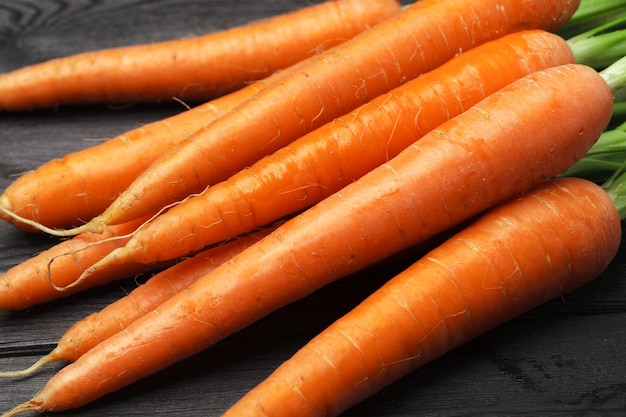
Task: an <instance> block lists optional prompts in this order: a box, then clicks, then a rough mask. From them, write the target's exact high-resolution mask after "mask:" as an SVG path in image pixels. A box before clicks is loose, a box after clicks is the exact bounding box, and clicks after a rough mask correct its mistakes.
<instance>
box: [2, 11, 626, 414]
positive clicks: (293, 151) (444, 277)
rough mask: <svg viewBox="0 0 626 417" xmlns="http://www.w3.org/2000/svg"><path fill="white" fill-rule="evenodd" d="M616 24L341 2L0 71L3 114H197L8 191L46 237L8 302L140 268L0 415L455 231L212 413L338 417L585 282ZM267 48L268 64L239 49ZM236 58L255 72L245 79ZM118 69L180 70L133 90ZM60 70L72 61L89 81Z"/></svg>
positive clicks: (84, 394) (190, 343) (95, 387)
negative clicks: (166, 108) (179, 103)
mask: <svg viewBox="0 0 626 417" xmlns="http://www.w3.org/2000/svg"><path fill="white" fill-rule="evenodd" d="M598 5H601V6H602V7H601V8H599V9H598V7H597V6H598ZM625 10H626V8H625V7H624V2H623V1H616V0H612V1H603V2H595V1H593V0H582V1H580V2H579V1H576V0H538V1H527V0H526V1H519V0H505V1H503V0H500V1H496V0H419V1H417V2H415V3H413V4H410V5H408V6H405V7H402V6H401V5H400V4H399V3H397V2H396V1H395V0H376V1H367V2H363V1H361V0H336V1H328V2H323V3H320V4H319V5H315V6H311V7H309V8H305V9H302V10H299V11H296V12H294V13H290V14H287V15H284V16H278V17H276V18H273V19H269V20H267V21H263V22H256V23H253V24H249V25H246V26H243V27H239V28H235V29H231V30H228V31H224V32H220V33H216V34H212V35H208V36H205V37H201V38H197V39H190V40H183V41H172V42H165V43H162V44H154V45H149V46H136V47H129V48H126V49H114V50H106V51H96V52H93V53H88V54H83V55H77V56H73V57H67V58H60V59H58V60H55V61H51V62H47V63H42V64H38V65H33V66H31V67H27V68H24V69H20V70H16V71H14V72H12V73H7V74H4V75H0V109H1V111H3V112H7V111H17V110H24V109H30V108H38V107H46V106H52V105H63V104H77V103H93V102H96V101H103V100H111V102H116V103H118V102H121V101H140V100H150V101H160V100H168V99H170V98H171V97H172V96H173V97H176V98H178V99H181V100H184V101H185V100H193V101H199V100H205V103H204V104H199V105H197V106H195V107H191V108H190V109H189V110H188V111H185V112H182V113H180V114H177V115H174V116H171V117H169V118H167V119H164V120H161V121H157V122H154V123H150V124H147V125H145V126H142V127H140V128H138V129H136V130H132V131H129V132H126V133H124V134H122V135H119V136H118V137H115V138H113V139H111V140H109V141H107V142H104V143H102V144H99V145H97V146H93V147H91V148H88V149H85V150H83V151H80V152H76V153H73V154H69V155H67V156H66V157H64V158H63V159H60V160H55V161H51V162H49V163H47V164H44V165H42V166H41V167H39V168H37V169H36V170H34V171H32V172H28V173H25V174H23V175H22V176H20V177H19V178H18V179H16V180H15V182H14V183H13V184H11V185H10V186H9V187H7V188H6V189H5V190H4V192H3V194H2V195H1V196H0V217H2V218H3V219H4V220H6V221H9V222H11V223H13V224H14V225H15V226H16V227H18V228H20V229H22V230H24V231H28V232H37V233H47V234H50V235H54V236H59V237H62V238H63V239H61V241H60V242H58V244H56V245H54V246H53V247H51V248H50V249H49V250H47V251H45V252H42V253H39V254H37V255H35V256H33V258H32V259H29V260H28V261H27V262H24V263H22V264H19V265H16V266H15V267H13V268H11V269H10V270H8V271H5V272H4V274H3V275H2V277H0V308H2V309H5V310H18V309H26V308H29V307H31V306H33V305H35V304H42V303H46V302H49V301H51V300H54V299H56V298H59V297H65V296H69V295H71V294H76V293H78V292H80V291H84V290H86V289H87V288H92V287H95V286H98V285H103V284H106V283H109V282H112V281H114V280H119V279H124V278H128V277H131V276H133V275H134V274H137V273H141V272H146V271H149V272H152V273H153V274H154V275H153V276H152V278H150V279H149V280H148V281H147V282H146V283H145V284H143V285H141V286H139V287H137V288H136V289H135V290H134V291H132V292H130V293H129V294H128V295H127V296H126V297H124V298H121V299H120V300H118V301H116V302H115V303H113V304H111V305H110V306H108V307H106V308H105V309H103V310H102V311H100V312H97V313H95V314H92V315H90V316H88V317H86V318H85V319H84V320H81V321H80V322H78V323H76V324H75V325H74V326H73V327H72V328H70V329H68V331H67V333H66V334H65V335H64V336H63V337H62V338H61V339H60V341H59V343H58V345H57V347H56V348H55V349H54V350H53V351H52V352H50V353H49V354H48V355H46V356H45V357H43V358H42V359H41V360H40V361H38V362H37V363H35V364H33V366H32V367H30V368H29V369H25V370H15V371H11V370H7V371H4V372H2V373H0V375H1V376H4V377H18V376H26V375H30V374H32V373H33V372H36V371H37V370H38V369H39V368H41V367H42V366H44V365H45V364H47V363H50V362H53V361H65V362H69V364H68V365H67V366H65V367H63V368H62V369H61V370H60V371H59V372H58V373H57V374H56V375H55V376H54V377H53V378H51V379H50V381H49V382H48V384H47V385H45V387H42V390H41V391H40V392H39V393H37V394H36V395H35V396H34V397H33V398H32V399H31V400H29V401H27V402H25V403H24V404H21V405H18V406H16V408H15V409H13V410H10V411H8V412H7V413H6V414H5V416H7V417H8V416H13V415H16V414H18V413H21V412H26V411H38V412H44V411H61V410H67V409H72V408H77V407H80V406H83V405H85V404H87V403H89V402H91V401H94V400H95V399H97V398H100V397H102V396H105V395H106V394H108V393H111V392H113V391H115V390H118V389H120V388H121V387H123V386H127V385H129V384H131V383H134V382H136V381H138V380H139V379H141V378H144V377H147V376H148V375H151V374H153V373H156V372H158V371H159V370H162V369H163V368H165V367H167V366H169V365H172V364H174V363H176V362H179V361H181V360H183V359H185V358H187V357H190V356H192V355H194V354H197V353H198V352H200V351H202V350H204V349H206V348H208V347H210V346H212V345H214V344H216V343H218V342H219V341H221V340H223V339H224V338H226V337H228V336H229V335H231V334H233V333H235V332H237V331H239V330H241V329H243V328H245V327H246V326H248V325H250V324H251V323H253V322H255V321H257V320H259V319H260V318H262V317H264V316H266V315H268V314H270V313H271V312H273V311H275V310H276V309H278V308H280V307H282V306H285V305H287V304H289V303H291V302H294V301H296V300H298V299H301V298H303V297H305V296H307V295H309V294H312V293H313V292H315V291H316V290H318V289H320V288H322V287H323V286H325V285H327V284H329V283H331V282H334V281H336V280H339V279H341V278H343V277H346V276H348V275H351V274H353V273H356V272H358V271H360V270H363V269H364V268H367V267H369V266H371V265H373V264H375V263H377V262H379V261H384V260H385V259H388V258H389V257H392V256H394V255H395V254H398V253H401V252H403V251H407V250H409V251H410V249H411V248H414V247H417V246H418V245H420V244H423V243H424V242H429V241H431V240H432V239H436V238H437V237H438V236H441V235H442V234H445V233H446V232H448V231H450V230H454V231H455V232H456V233H451V237H449V238H448V239H446V240H445V241H444V243H442V244H438V245H434V246H435V247H434V248H433V249H432V251H429V252H428V253H427V254H426V255H424V256H421V257H419V259H415V263H414V264H413V265H412V266H411V267H409V268H408V269H406V270H405V271H403V272H402V273H400V274H399V275H397V276H396V277H394V278H393V279H392V280H390V281H389V282H388V283H387V284H386V285H384V286H383V287H382V288H380V289H379V290H377V291H376V292H374V293H373V294H372V295H371V296H370V297H369V298H367V299H366V300H364V301H363V303H362V304H360V305H359V306H358V307H357V308H355V309H354V310H353V311H351V312H350V313H349V314H347V315H346V316H344V317H342V318H340V319H338V320H337V322H336V323H334V324H333V325H331V326H330V327H329V328H327V329H326V330H324V331H323V332H322V333H321V334H320V335H319V336H317V337H316V338H314V339H313V340H311V341H310V343H308V344H307V345H306V346H303V347H302V349H301V350H300V351H299V352H297V353H296V355H294V357H293V358H291V359H289V360H288V361H287V362H285V363H284V364H283V365H281V366H280V367H279V368H278V369H276V371H275V372H274V373H273V374H272V375H270V376H269V377H268V379H267V380H266V381H264V382H263V383H261V384H260V385H259V386H258V387H256V388H254V389H253V390H252V391H251V392H250V393H249V394H247V395H246V396H245V397H243V398H242V399H241V400H240V401H239V402H237V403H236V404H234V405H233V407H232V409H230V410H228V411H227V412H226V413H225V414H224V415H233V416H242V415H245V416H254V415H263V416H283V415H284V416H322V415H323V416H330V415H338V414H340V413H341V412H342V411H344V410H346V409H347V408H349V407H351V406H352V405H354V404H356V403H358V402H359V401H361V400H363V399H365V398H367V397H369V396H371V395H373V394H374V393H376V392H378V391H379V390H380V389H382V388H383V387H385V386H387V385H389V384H391V383H392V382H393V381H395V380H397V379H399V378H402V377H403V376H404V375H406V374H408V373H410V372H412V371H414V370H415V369H417V368H419V367H420V366H421V365H423V364H425V363H427V362H429V361H431V360H433V359H435V358H437V357H439V356H441V355H443V354H445V353H446V352H448V351H450V350H451V349H453V348H455V347H457V346H459V345H460V344H462V343H465V342H467V341H468V340H470V339H472V338H474V337H476V336H477V335H479V334H481V333H484V332H486V331H488V330H489V329H491V328H493V327H494V326H497V325H498V324H500V323H502V322H503V321H506V320H509V319H512V318H514V317H516V316H518V315H520V314H521V313H523V312H525V311H527V310H529V309H531V308H533V307H535V306H537V305H539V304H541V303H544V302H546V301H548V300H551V299H553V298H555V297H558V296H560V295H562V294H564V293H566V292H569V291H572V290H574V289H577V288H579V287H581V286H583V285H584V284H586V283H587V282H589V281H590V280H592V279H593V278H595V277H597V276H598V275H599V274H600V273H601V272H602V271H603V270H604V269H605V268H606V267H607V265H608V264H609V263H610V262H611V260H612V259H613V257H614V256H615V254H616V252H617V249H618V247H619V244H620V240H621V219H623V218H624V213H626V211H625V208H626V204H625V203H624V192H623V191H622V185H623V184H624V178H625V177H624V176H623V173H622V172H623V168H624V164H625V163H626V155H625V154H624V149H626V148H625V147H624V144H625V143H626V138H625V136H626V133H625V132H626V128H625V127H624V124H622V123H623V118H624V113H623V110H620V109H623V103H624V102H626V90H625V86H626V80H625V77H626V61H625V59H624V58H623V57H624V56H625V55H626V51H625V50H624V49H625V47H624V45H626V42H624V40H625V39H626V29H624V22H625V20H626V17H625V16H624V15H623V13H618V12H624V11H625ZM322 21H323V22H325V23H326V22H329V25H320V24H318V23H319V22H322ZM330 23H332V24H330ZM305 25H309V26H310V27H311V28H312V27H315V28H319V30H316V31H313V30H306V31H302V27H304V26H305ZM300 32H302V33H305V34H306V36H305V37H304V38H305V39H302V38H298V37H297V36H296V34H298V33H300ZM312 32H315V34H314V35H315V36H314V35H313V33H312ZM261 33H262V34H263V35H264V36H265V37H263V38H261V40H259V41H258V42H259V44H262V45H264V46H266V47H269V49H268V50H259V51H257V50H255V49H256V48H257V44H256V43H255V42H254V41H255V40H256V39H257V38H258V37H259V36H260V34H261ZM566 34H567V36H566ZM566 39H567V40H566ZM305 40H306V41H307V42H309V43H307V44H303V42H304V41H305ZM232 45H238V47H241V48H243V49H245V51H246V54H244V55H246V56H241V54H233V56H232V57H220V59H219V60H220V61H224V60H231V59H232V60H234V59H242V61H240V62H237V61H228V62H230V63H229V64H228V65H223V66H222V67H219V68H218V67H215V68H213V67H211V68H207V67H206V62H204V61H202V59H205V56H204V53H200V52H198V51H200V50H202V51H205V50H208V51H222V52H220V53H223V54H226V52H223V51H227V52H228V51H233V47H232ZM259 48H260V46H259ZM274 49H281V50H286V51H290V52H289V53H287V54H285V56H283V54H280V56H279V54H276V53H273V52H272V51H273V50H274ZM187 52H189V54H188V55H187ZM301 52H306V53H305V54H300V53H301ZM247 54H254V55H255V56H256V54H258V55H260V56H263V57H264V58H266V61H262V62H260V61H259V62H255V64H258V65H259V67H252V66H251V65H249V64H250V61H249V59H248V57H247ZM235 55H237V56H238V57H237V56H235ZM122 56H124V57H134V56H137V57H138V58H137V61H148V63H149V65H148V66H149V67H155V66H157V67H161V68H162V67H163V66H164V65H170V64H171V65H174V67H176V68H179V67H181V65H180V61H184V62H185V65H182V67H184V68H181V71H180V72H176V73H174V72H172V74H171V75H172V76H171V77H168V78H163V79H160V80H159V83H158V84H155V85H148V84H146V83H142V82H139V81H138V80H143V79H149V78H150V77H147V76H145V75H142V74H145V73H143V71H144V70H143V69H135V70H134V71H135V72H136V75H137V78H131V77H128V71H129V70H128V69H127V68H125V66H124V65H120V57H122ZM286 56H288V57H289V58H292V62H288V61H286V60H285V59H284V58H285V57H286ZM144 57H145V58H144ZM206 59H208V60H209V61H214V60H215V58H214V57H211V56H209V57H206ZM129 65H130V64H129ZM234 67H236V68H238V69H241V70H245V69H249V71H247V72H246V71H244V73H241V72H235V71H233V70H232V68H234ZM51 68H55V69H57V70H56V71H51ZM70 68H74V69H75V68H80V69H81V70H84V73H81V74H80V75H79V76H78V77H77V79H78V80H80V82H81V83H82V84H81V85H79V86H76V85H75V84H73V83H68V76H70V74H69V69H70ZM504 68H506V70H503V69H504ZM59 69H60V70H59ZM200 69H201V71H199V70H200ZM145 71H149V68H146V69H145ZM104 73H106V74H107V75H108V76H110V77H111V79H110V80H108V79H107V80H106V81H104V82H101V81H102V80H101V79H100V78H101V76H102V74H104ZM52 74H58V77H57V76H54V75H52ZM200 74H201V75H202V77H200ZM494 74H496V75H494ZM71 76H72V77H73V78H72V79H74V78H76V75H71ZM94 79H98V81H99V82H98V83H94V82H93V80H94ZM120 79H124V80H127V81H128V82H127V83H123V84H120V83H119V80H120ZM252 80H254V81H252ZM96 84H97V85H96ZM226 92H228V93H226ZM160 94H162V95H160ZM546 115H550V123H545V117H546ZM113 161H114V163H112V162H113ZM59 190H63V195H62V198H61V196H60V194H59V193H60V191H59ZM59 206H61V207H59ZM121 330H123V331H121ZM321 381H322V382H321ZM199 411H201V410H199Z"/></svg>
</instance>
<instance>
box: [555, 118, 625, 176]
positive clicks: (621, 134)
mask: <svg viewBox="0 0 626 417" xmlns="http://www.w3.org/2000/svg"><path fill="white" fill-rule="evenodd" d="M625 163H626V122H625V123H622V124H621V125H619V126H617V127H615V128H614V129H610V130H607V131H605V132H603V133H602V135H600V138H598V141H597V142H596V143H595V144H594V145H593V146H592V147H591V149H589V151H588V152H587V153H586V154H585V156H584V157H583V158H582V159H580V160H579V161H578V162H577V163H576V164H574V165H573V166H572V167H570V168H569V169H568V170H566V171H565V172H563V173H562V174H561V175H560V176H564V177H584V178H587V179H589V180H592V181H595V182H596V183H602V182H605V181H608V180H609V179H610V178H611V176H614V175H615V173H616V172H619V171H621V170H623V168H624V165H625Z"/></svg>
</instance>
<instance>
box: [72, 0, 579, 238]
mask: <svg viewBox="0 0 626 417" xmlns="http://www.w3.org/2000/svg"><path fill="white" fill-rule="evenodd" d="M577 5H578V3H577V2H576V1H572V0H550V1H545V0H543V1H534V2H528V1H519V0H516V1H511V2H508V3H507V7H502V6H501V4H500V2H499V1H494V0H472V1H467V0H420V1H418V2H416V3H414V4H413V5H411V6H410V7H409V8H407V9H405V10H404V11H403V12H402V13H399V14H397V15H395V16H394V17H391V18H390V19H387V20H385V21H383V22H381V23H380V24H378V25H376V26H374V27H372V28H370V29H369V30H367V31H364V32H362V33H360V34H359V35H357V36H355V37H354V38H352V39H350V40H348V41H346V42H344V43H343V44H341V45H338V46H336V47H334V48H332V49H330V50H328V51H326V52H323V53H321V54H318V55H316V56H314V57H312V58H310V59H309V61H308V65H306V66H300V67H299V69H298V71H295V72H293V73H292V74H289V76H287V77H284V78H282V79H281V81H280V82H279V83H275V84H274V85H273V86H270V87H268V88H265V89H263V90H262V91H261V92H259V93H258V94H257V95H256V96H255V97H253V98H251V99H249V100H247V101H245V102H244V103H242V104H241V105H240V106H237V107H236V108H235V109H234V110H233V111H231V112H230V113H228V114H226V115H224V116H222V117H220V118H219V119H217V120H216V121H214V122H213V123H211V124H210V125H208V126H207V127H206V128H205V129H202V130H200V131H199V132H198V133H197V134H194V135H193V136H192V137H191V138H189V139H188V140H185V141H182V142H181V143H180V144H179V145H177V146H176V147H175V148H174V149H173V150H172V151H170V152H167V153H166V154H165V155H163V156H162V157H161V158H159V159H158V160H157V161H155V163H154V164H152V165H151V166H150V167H149V168H148V169H147V170H146V171H144V173H143V174H142V175H141V176H140V177H139V178H137V179H136V180H135V181H134V182H133V183H132V184H131V185H130V186H129V187H128V189H127V190H126V191H125V192H124V193H123V194H122V195H120V197H119V198H117V199H116V200H115V201H114V202H113V203H112V204H111V206H110V207H109V208H108V209H107V210H106V211H105V213H103V215H102V216H98V217H96V218H95V219H94V221H93V222H92V223H93V224H91V225H89V226H85V228H87V230H89V229H88V228H89V227H91V226H94V227H96V230H97V228H98V227H101V226H102V225H103V224H114V223H117V222H120V221H128V220H129V219H131V218H132V217H135V216H143V215H144V213H145V212H146V211H148V212H154V211H156V210H159V209H160V208H162V207H164V206H166V205H168V204H170V203H173V202H176V201H179V200H181V199H182V198H184V197H186V196H188V195H190V194H195V193H199V192H201V191H202V190H203V189H204V188H206V187H207V186H208V185H213V184H215V183H217V182H219V181H223V180H224V179H226V178H228V177H230V176H231V175H233V174H234V173H236V172H238V171H240V170H241V169H243V168H244V167H246V166H250V165H251V164H253V163H254V162H256V161H257V160H259V159H260V158H262V157H263V156H265V155H268V154H271V153H272V152H275V151H276V150H278V149H280V148H282V147H284V146H285V145H287V144H288V143H290V142H292V141H294V140H296V139H298V138H299V137H301V136H302V135H304V134H306V133H308V132H309V131H311V130H314V129H316V128H318V127H320V126H322V125H323V124H325V123H327V122H329V121H331V120H332V119H334V118H336V117H339V116H341V115H343V114H345V113H347V112H349V111H351V110H353V109H354V108H356V107H358V106H359V105H362V104H364V103H366V102H368V101H370V100H371V99H373V98H375V97H376V96H378V95H380V94H383V93H385V92H387V91H389V90H390V89H392V88H395V87H398V86H399V85H401V84H403V83H405V82H406V81H408V80H410V79H412V78H414V77H416V76H417V75H419V74H421V73H424V72H426V71H429V70H431V69H433V68H436V67H438V66H439V65H441V64H443V63H444V62H446V61H448V60H449V59H451V58H452V57H454V56H455V55H457V54H458V53H459V51H466V50H469V49H471V48H473V47H476V46H478V45H480V44H482V43H485V42H487V41H489V40H493V39H496V38H498V37H501V36H503V35H505V34H507V33H511V32H514V31H519V30H522V29H531V28H542V29H546V30H554V29H556V28H558V27H559V26H560V25H561V24H563V23H564V22H565V21H567V19H568V17H569V16H570V15H571V13H573V12H574V10H575V8H576V6H577ZM451 11H454V12H451ZM85 228H83V229H81V231H84V230H85Z"/></svg>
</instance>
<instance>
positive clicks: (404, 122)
mask: <svg viewBox="0 0 626 417" xmlns="http://www.w3.org/2000/svg"><path fill="white" fill-rule="evenodd" d="M573 61H574V59H573V55H572V52H571V50H570V48H569V47H568V45H567V43H566V42H565V41H564V40H563V39H562V38H560V37H558V36H556V35H553V34H551V33H549V32H545V31H541V30H532V31H521V32H515V33H513V34H510V35H506V36H503V37H502V38H499V39H496V40H494V41H490V42H487V43H485V44H483V45H480V46H478V47H476V48H473V49H471V50H469V51H467V52H464V53H463V54H461V55H459V56H457V57H455V58H453V59H451V60H450V61H448V62H446V63H445V64H443V65H441V66H440V67H438V68H436V69H434V70H432V71H429V72H428V73H426V74H424V75H422V76H420V77H417V78H415V79H413V80H410V81H408V82H406V83H405V84H403V85H402V86H400V87H397V88H395V89H393V90H391V91H389V92H388V93H385V94H382V95H380V96H378V97H377V98H375V99H373V100H372V101H370V102H368V103H366V104H364V105H362V106H360V107H358V108H357V109H355V110H353V111H352V112H350V113H348V114H346V115H344V116H342V117H340V118H338V119H335V120H334V121H332V122H329V123H327V124H325V125H324V126H322V127H320V128H318V129H316V130H315V131H313V132H311V133H309V134H307V135H305V136H303V137H301V138H300V139H298V140H296V141H294V142H292V143H291V144H289V145H286V146H285V147H284V148H282V149H280V150H278V151H277V152H275V153H274V154H272V155H270V156H268V157H265V158H263V159H261V160H260V161H258V162H257V163H255V164H254V165H252V166H250V167H249V168H247V169H245V170H242V171H241V172H239V173H237V174H235V175H233V176H232V177H230V178H229V179H228V180H226V181H223V182H221V183H219V184H216V185H215V186H213V187H210V188H208V189H207V190H206V191H204V192H203V193H202V194H201V195H199V196H197V197H194V198H190V199H188V200H186V201H185V202H183V203H181V204H180V205H177V206H175V207H173V208H171V209H170V210H169V211H168V212H166V213H164V214H162V215H160V216H159V217H157V218H156V219H154V220H153V221H151V222H150V223H149V224H147V225H145V226H144V227H143V228H142V230H141V231H138V232H137V233H136V234H134V235H133V237H131V239H130V240H129V241H128V242H127V243H126V244H125V245H124V246H123V247H121V248H120V249H118V250H115V251H113V252H111V253H110V254H109V255H108V256H107V257H106V258H104V259H102V260H101V261H99V262H98V263H97V264H95V265H94V266H93V267H92V269H97V268H104V269H106V268H110V267H112V266H113V265H122V264H124V263H125V262H139V263H145V264H150V263H152V262H156V261H158V260H165V259H174V258H176V257H179V256H183V255H185V254H187V253H192V252H194V251H197V250H200V249H202V248H203V247H204V246H207V245H211V244H214V243H216V242H220V241H222V240H224V239H227V238H229V237H231V236H234V235H238V234H240V233H245V232H247V231H249V230H251V229H252V228H255V227H262V226H264V225H265V224H267V223H269V222H271V221H274V220H276V219H279V218H282V217H283V216H286V215H288V214H291V213H295V212H297V211H299V210H302V209H305V208H307V207H310V206H312V205H313V204H315V203H317V202H319V201H321V200H322V199H324V198H326V197H328V196H329V195H331V194H333V193H334V192H336V191H339V190H340V189H341V188H342V187H344V186H346V185H348V184H350V183H351V182H353V181H355V180H357V179H358V178H360V177H361V176H362V175H364V174H365V173H367V172H369V171H370V170H372V169H374V168H376V167H377V166H379V165H381V164H383V163H384V162H386V161H388V160H389V159H391V158H393V157H394V156H396V155H397V154H398V153H399V152H400V151H402V150H403V149H405V148H406V147H407V146H409V145H410V144H411V143H413V142H415V141H416V140H418V139H419V138H420V137H421V136H423V135H424V134H426V133H427V132H428V131H430V130H432V129H434V128H436V127H437V126H439V125H440V124H441V123H443V122H445V121H446V120H448V119H449V118H452V117H454V116H456V115H458V114H460V113H462V112H463V111H465V110H466V109H468V108H470V107H471V106H472V105H474V104H476V103H477V102H478V101H480V100H481V99H484V98H485V97H486V96H488V95H489V94H491V93H494V92H495V91H497V90H499V89H500V88H502V87H504V86H506V85H507V84H509V83H511V82H513V81H515V80H516V79H518V78H520V77H522V76H525V75H527V74H529V73H531V72H533V71H537V70H541V69H545V68H547V67H551V66H556V65H561V64H566V63H573ZM503 68H506V71H503ZM171 241H176V242H177V244H176V245H171V244H170V242H171ZM145 248H149V250H145Z"/></svg>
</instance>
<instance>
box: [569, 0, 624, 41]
mask: <svg viewBox="0 0 626 417" xmlns="http://www.w3.org/2000/svg"><path fill="white" fill-rule="evenodd" d="M621 16H626V1H625V0H581V2H580V6H579V7H578V10H576V13H574V15H573V16H572V18H571V19H570V21H569V22H567V23H566V24H565V25H564V26H563V27H562V28H561V29H560V30H559V31H558V34H559V35H560V36H562V37H563V38H565V39H569V38H571V37H572V36H575V35H578V34H579V33H582V32H586V31H588V30H589V29H591V28H595V27H597V26H600V25H602V24H604V23H606V22H608V21H611V20H614V19H616V18H619V17H621Z"/></svg>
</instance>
